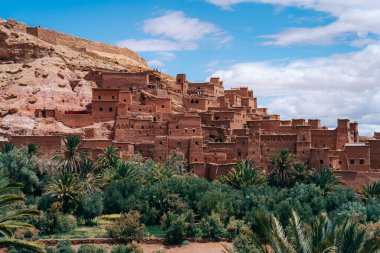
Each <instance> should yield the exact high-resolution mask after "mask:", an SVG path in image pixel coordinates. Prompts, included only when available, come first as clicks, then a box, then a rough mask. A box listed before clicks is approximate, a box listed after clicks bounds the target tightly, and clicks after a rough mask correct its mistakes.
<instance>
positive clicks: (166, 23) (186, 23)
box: [116, 11, 232, 58]
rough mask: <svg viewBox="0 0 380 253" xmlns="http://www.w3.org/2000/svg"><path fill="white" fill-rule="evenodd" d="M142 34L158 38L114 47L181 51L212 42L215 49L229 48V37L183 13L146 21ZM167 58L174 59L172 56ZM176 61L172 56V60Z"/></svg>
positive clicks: (174, 12) (230, 37) (123, 41)
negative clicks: (226, 46) (218, 47)
mask: <svg viewBox="0 0 380 253" xmlns="http://www.w3.org/2000/svg"><path fill="white" fill-rule="evenodd" d="M142 29H143V31H144V33H146V34H149V35H151V36H155V37H158V38H152V39H142V40H135V39H126V40H122V41H118V42H117V43H116V44H117V45H118V46H122V47H128V48H131V49H132V50H135V51H139V52H143V51H166V53H167V51H182V50H195V49H196V48H198V44H199V43H200V42H202V41H203V40H205V39H206V36H207V40H211V41H212V42H213V43H215V44H216V45H218V46H223V45H226V44H228V43H229V42H230V41H231V40H232V36H231V35H229V34H228V33H226V32H224V31H222V30H221V29H220V28H218V27H217V26H216V25H214V24H212V23H209V22H204V21H201V20H199V19H197V18H190V17H186V16H185V14H184V13H183V12H182V11H172V12H167V13H166V14H165V15H163V16H160V17H156V18H152V19H147V20H145V21H144V24H143V27H142ZM166 57H169V58H170V57H171V58H173V55H171V56H169V55H168V54H167V55H166ZM174 57H175V56H174Z"/></svg>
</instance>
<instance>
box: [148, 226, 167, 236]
mask: <svg viewBox="0 0 380 253" xmlns="http://www.w3.org/2000/svg"><path fill="white" fill-rule="evenodd" d="M146 232H148V233H149V234H151V235H154V236H155V237H165V235H166V233H165V231H163V230H162V229H161V228H160V226H147V227H146Z"/></svg>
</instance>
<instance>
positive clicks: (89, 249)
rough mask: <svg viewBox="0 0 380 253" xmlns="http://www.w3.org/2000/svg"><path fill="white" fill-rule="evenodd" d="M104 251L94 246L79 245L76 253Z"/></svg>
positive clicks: (100, 252) (98, 252) (101, 252)
mask: <svg viewBox="0 0 380 253" xmlns="http://www.w3.org/2000/svg"><path fill="white" fill-rule="evenodd" d="M103 252H104V250H103V249H102V248H100V247H96V246H94V245H86V244H85V245H81V246H80V247H79V249H78V251H77V253H103Z"/></svg>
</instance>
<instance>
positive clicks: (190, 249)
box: [73, 242, 231, 253]
mask: <svg viewBox="0 0 380 253" xmlns="http://www.w3.org/2000/svg"><path fill="white" fill-rule="evenodd" d="M223 244H224V245H227V246H231V243H224V242H223V243H220V242H209V243H190V245H181V246H166V245H162V244H141V246H142V248H143V250H144V253H155V252H157V251H159V250H161V251H162V252H165V253H222V252H225V250H224V247H223ZM97 246H98V247H102V248H104V249H106V250H107V252H111V248H112V246H111V245H108V244H99V245H97ZM73 248H75V249H78V248H79V245H75V246H73Z"/></svg>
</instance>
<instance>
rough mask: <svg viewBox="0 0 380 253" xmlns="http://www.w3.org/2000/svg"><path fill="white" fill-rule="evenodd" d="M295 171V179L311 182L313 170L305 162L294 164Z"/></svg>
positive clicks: (301, 181) (300, 181) (296, 180)
mask: <svg viewBox="0 0 380 253" xmlns="http://www.w3.org/2000/svg"><path fill="white" fill-rule="evenodd" d="M294 172H295V175H294V181H295V182H299V183H309V182H310V180H311V176H312V175H313V170H312V169H310V168H309V166H307V165H306V164H305V163H296V164H294Z"/></svg>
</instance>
